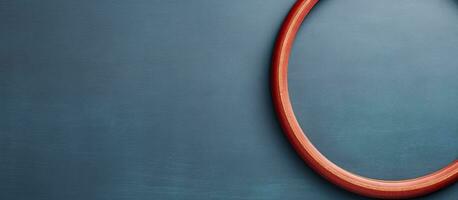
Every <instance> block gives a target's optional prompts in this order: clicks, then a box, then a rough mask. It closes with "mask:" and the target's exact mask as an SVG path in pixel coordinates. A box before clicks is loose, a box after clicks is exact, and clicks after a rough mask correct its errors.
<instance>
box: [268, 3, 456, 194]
mask: <svg viewBox="0 0 458 200" xmlns="http://www.w3.org/2000/svg"><path fill="white" fill-rule="evenodd" d="M316 3H318V0H298V1H297V2H296V4H295V5H294V6H293V8H292V9H291V11H290V13H289V14H288V16H287V17H286V19H285V21H284V23H283V26H282V29H281V31H280V33H279V36H278V39H277V43H276V46H275V51H274V55H273V69H272V95H273V100H274V104H275V109H276V112H277V115H278V118H279V120H280V123H281V125H282V127H283V130H284V132H285V134H286V136H287V137H288V139H289V141H290V142H291V144H292V145H293V146H294V148H295V149H296V151H297V153H298V154H299V155H300V156H301V157H302V158H303V159H304V160H305V161H306V162H307V163H308V165H309V166H310V167H311V168H313V169H314V170H315V171H316V172H317V173H319V174H320V175H321V176H323V177H324V178H326V179H327V180H329V181H330V182H332V183H334V184H336V185H338V186H340V187H342V188H344V189H346V190H349V191H352V192H355V193H358V194H360V195H364V196H368V197H375V198H384V199H401V198H412V197H418V196H422V195H426V194H429V193H431V192H434V191H436V190H439V189H441V188H443V187H445V186H447V185H450V184H452V183H455V182H456V181H457V180H458V160H455V161H454V162H452V163H451V164H450V165H448V166H446V167H444V168H443V169H441V170H439V171H437V172H434V173H432V174H429V175H426V176H422V177H419V178H415V179H407V180H399V181H387V180H376V179H371V178H366V177H362V176H358V175H356V174H353V173H351V172H348V171H346V170H345V169H342V168H340V167H339V166H337V165H335V164H334V163H332V162H331V161H329V160H328V159H327V158H326V157H325V156H323V155H322V154H321V153H320V151H318V150H317V149H316V148H315V146H314V145H313V144H312V143H311V142H310V140H309V139H308V138H307V136H306V135H305V134H304V132H303V131H302V129H301V127H300V125H299V123H298V122H297V120H296V117H295V115H294V111H293V108H292V106H291V101H290V98H289V94H288V60H289V55H290V51H291V47H292V45H293V42H294V39H295V37H296V33H297V31H298V29H299V27H300V25H301V24H302V21H303V20H304V18H305V16H307V14H308V13H309V12H310V10H311V9H312V8H313V6H314V5H315V4H316Z"/></svg>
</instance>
